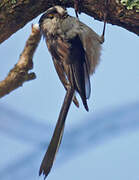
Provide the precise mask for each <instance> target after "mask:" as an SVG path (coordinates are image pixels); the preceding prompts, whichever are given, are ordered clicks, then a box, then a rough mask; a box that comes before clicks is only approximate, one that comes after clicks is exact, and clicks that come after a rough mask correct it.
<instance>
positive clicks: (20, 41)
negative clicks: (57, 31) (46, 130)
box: [0, 9, 139, 180]
mask: <svg viewBox="0 0 139 180" xmlns="http://www.w3.org/2000/svg"><path fill="white" fill-rule="evenodd" d="M68 11H69V13H70V14H71V15H72V16H75V14H74V11H73V10H71V9H70V10H68ZM79 18H80V20H81V21H82V22H84V23H85V24H87V25H88V26H90V27H91V28H92V29H93V30H95V31H96V32H97V33H98V34H101V33H102V29H103V23H102V22H98V21H96V20H94V19H93V18H91V17H89V16H87V15H85V14H81V15H80V16H79ZM38 20H39V18H36V19H34V20H33V21H32V22H30V23H28V24H27V25H26V26H25V27H24V28H23V29H21V30H19V31H18V32H17V33H15V34H14V35H12V36H11V37H10V38H9V39H8V40H6V41H5V42H4V43H2V44H1V46H0V54H1V59H2V61H3V62H2V61H1V64H0V67H1V71H0V80H3V79H4V77H6V75H7V74H8V72H9V70H10V69H11V68H12V67H13V66H14V65H15V64H16V63H17V61H18V58H19V55H20V53H21V52H22V50H23V47H24V45H25V42H26V40H27V38H28V36H29V34H30V32H31V24H32V23H34V24H35V23H37V22H38ZM138 47H139V40H138V37H137V35H135V34H133V33H131V32H129V31H127V30H125V29H123V28H120V27H117V26H114V25H113V26H112V25H109V24H108V25H107V27H106V34H105V42H104V44H103V48H102V53H101V61H100V64H99V65H98V67H97V69H96V72H95V74H94V75H93V76H92V77H91V91H92V92H91V97H90V99H89V101H88V106H89V113H88V112H86V111H85V110H84V107H83V105H82V103H81V100H80V98H79V101H80V108H79V109H77V108H76V107H75V106H74V104H72V106H71V108H70V111H69V114H68V118H67V122H66V130H67V129H68V128H72V127H78V126H79V125H80V124H81V123H82V122H81V121H83V120H85V119H86V117H88V116H89V115H94V116H97V114H100V113H102V112H104V111H111V110H113V109H116V108H119V107H121V106H125V105H128V104H132V103H138V102H139V84H138V82H139V70H138V67H139V56H138ZM33 61H34V68H33V70H32V71H33V72H35V73H36V75H37V78H36V79H35V80H33V81H30V82H27V83H25V84H24V85H23V86H22V87H20V88H18V89H17V90H15V91H13V92H12V93H10V94H9V95H7V96H5V97H3V98H2V99H1V102H0V104H1V105H4V106H5V107H6V106H7V107H11V108H12V109H13V110H16V111H17V112H19V113H21V114H25V115H27V116H30V117H31V118H34V121H35V122H40V123H45V122H46V123H49V124H51V125H52V126H54V125H55V123H56V120H57V118H58V114H59V111H60V107H61V105H62V103H63V99H64V96H65V90H64V88H63V86H62V85H61V83H60V81H59V79H58V76H57V74H56V72H55V69H54V67H53V63H52V60H51V55H50V54H49V52H48V50H47V47H46V44H45V41H44V40H43V39H42V40H41V42H40V44H39V47H38V48H37V51H36V52H35V55H34V59H33ZM127 118H128V117H127ZM92 128H93V127H92ZM138 135H139V133H138V131H135V132H132V133H131V132H130V133H128V132H127V133H124V134H122V135H119V136H117V137H116V138H113V139H111V140H110V141H109V142H106V143H105V142H103V143H102V145H101V146H98V147H97V148H94V149H92V148H90V149H88V150H86V151H85V152H84V153H83V154H82V153H80V154H79V155H78V156H76V157H74V158H72V159H71V160H69V161H68V163H66V164H65V165H62V166H60V167H59V168H57V169H56V170H55V171H53V172H52V174H51V175H49V179H50V180H51V179H55V177H57V178H58V179H65V177H66V179H73V178H74V179H77V178H79V179H84V178H88V179H90V178H92V176H93V177H94V179H97V180H99V179H102V178H103V179H104V180H108V179H114V178H115V179H118V180H123V179H127V180H128V179H133V180H138V179H139V176H138V164H137V163H138V162H139V161H138V160H139V157H138V150H139V146H138V138H137V137H138ZM0 139H1V141H2V139H3V136H1V137H0ZM7 143H8V141H7ZM7 143H6V140H5V141H4V142H3V147H4V146H5V147H6V148H8V145H7ZM10 146H14V142H13V143H12V142H11V143H10ZM18 146H19V147H21V144H19V145H18ZM23 147H24V146H23ZM21 149H22V148H21ZM4 151H5V150H4V149H3V151H2V153H4ZM19 151H20V148H19ZM2 153H1V154H2ZM116 154H117V155H116ZM90 157H92V158H93V161H92V162H91V161H90ZM2 161H3V162H4V159H2ZM119 161H120V163H119ZM75 169H76V170H75ZM92 169H93V170H92ZM129 169H130V171H128V170H129ZM69 171H70V173H69ZM57 172H58V173H57ZM63 172H64V175H63ZM71 172H72V173H71ZM66 174H68V177H67V176H66ZM73 174H74V176H73Z"/></svg>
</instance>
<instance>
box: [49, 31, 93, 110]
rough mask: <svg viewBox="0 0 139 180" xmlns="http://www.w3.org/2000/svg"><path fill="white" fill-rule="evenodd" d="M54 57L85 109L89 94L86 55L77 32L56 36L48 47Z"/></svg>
mask: <svg viewBox="0 0 139 180" xmlns="http://www.w3.org/2000/svg"><path fill="white" fill-rule="evenodd" d="M49 50H50V52H51V54H52V56H53V57H55V59H56V60H57V61H58V62H59V63H61V64H62V66H63V69H64V73H65V74H66V76H67V78H68V81H69V83H70V84H71V86H72V87H74V88H75V90H76V91H77V92H78V93H79V94H80V96H81V99H82V101H83V104H84V107H85V109H86V110H87V111H88V106H87V102H86V99H88V98H89V96H90V91H91V88H90V79H89V70H88V66H87V60H86V59H87V56H86V52H85V50H84V48H83V45H82V42H81V40H80V37H79V35H78V34H75V36H73V37H68V38H65V39H63V38H62V37H58V38H57V39H55V41H53V43H51V46H50V48H49Z"/></svg>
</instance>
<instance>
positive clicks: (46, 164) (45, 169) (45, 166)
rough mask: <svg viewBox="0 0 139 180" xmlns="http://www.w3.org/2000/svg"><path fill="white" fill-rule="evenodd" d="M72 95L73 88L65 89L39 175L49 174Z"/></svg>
mask: <svg viewBox="0 0 139 180" xmlns="http://www.w3.org/2000/svg"><path fill="white" fill-rule="evenodd" d="M73 95H74V89H72V88H69V89H68V90H67V93H66V96H65V99H64V103H63V105H62V108H61V111H60V115H59V118H58V121H57V124H56V127H55V130H54V133H53V136H52V139H51V142H50V144H49V146H48V149H47V151H46V154H45V156H44V158H43V161H42V163H41V166H40V171H39V175H41V174H42V173H43V175H45V178H46V177H47V175H48V174H49V172H50V170H51V168H52V165H53V162H54V159H55V156H56V153H57V151H58V149H59V146H60V143H61V140H62V136H63V132H64V126H65V120H66V116H67V113H68V110H69V107H70V104H71V102H72V98H73Z"/></svg>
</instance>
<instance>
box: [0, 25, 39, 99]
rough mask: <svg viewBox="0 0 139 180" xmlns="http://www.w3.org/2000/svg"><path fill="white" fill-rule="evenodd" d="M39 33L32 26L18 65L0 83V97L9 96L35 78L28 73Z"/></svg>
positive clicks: (37, 28)
mask: <svg viewBox="0 0 139 180" xmlns="http://www.w3.org/2000/svg"><path fill="white" fill-rule="evenodd" d="M40 38H41V33H40V29H39V26H38V25H37V24H36V25H32V32H31V34H30V36H29V38H28V40H27V42H26V45H25V47H24V50H23V52H22V54H21V55H20V57H19V60H18V63H17V64H16V65H15V66H14V68H13V69H12V70H11V71H10V72H9V74H8V76H7V77H6V78H5V79H4V80H3V81H1V82H0V97H3V96H4V95H6V94H9V93H10V92H11V91H13V90H15V89H17V88H18V87H20V86H22V85H23V83H24V82H26V81H29V80H33V79H35V78H36V75H35V73H34V72H31V73H29V70H31V69H32V68H33V61H32V58H33V55H34V52H35V50H36V48H37V46H38V44H39V41H40Z"/></svg>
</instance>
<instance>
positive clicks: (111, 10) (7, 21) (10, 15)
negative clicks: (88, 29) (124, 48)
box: [0, 0, 139, 43]
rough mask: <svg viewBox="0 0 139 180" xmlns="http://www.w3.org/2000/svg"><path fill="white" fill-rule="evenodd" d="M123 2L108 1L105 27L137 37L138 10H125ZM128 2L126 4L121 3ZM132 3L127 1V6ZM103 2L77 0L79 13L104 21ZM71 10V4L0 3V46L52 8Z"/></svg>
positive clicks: (49, 0)
mask: <svg viewBox="0 0 139 180" xmlns="http://www.w3.org/2000/svg"><path fill="white" fill-rule="evenodd" d="M122 1H123V0H109V6H108V8H107V11H108V20H107V21H108V23H110V24H113V25H118V26H121V27H123V28H125V29H127V30H129V31H131V32H133V33H136V34H137V35H139V28H138V27H139V13H138V12H139V7H138V5H137V6H135V5H134V6H130V8H128V6H127V5H126V4H124V3H122ZM125 1H127V2H128V1H129V0H125ZM131 1H132V0H130V2H131ZM104 2H105V0H80V6H79V9H80V11H81V12H84V13H86V14H88V15H90V16H92V17H94V18H95V19H97V20H100V21H102V20H103V17H104V10H105V7H104V4H105V3H104ZM56 4H57V5H63V6H66V7H73V0H39V1H38V0H18V1H17V0H10V1H9V0H1V2H0V43H2V42H3V41H4V40H6V39H8V38H9V37H10V36H11V35H12V34H13V33H15V32H16V31H18V30H19V29H21V28H22V27H23V26H24V25H25V24H26V23H28V22H29V21H31V20H32V19H33V18H35V17H37V16H38V15H39V14H41V13H42V12H44V11H45V10H47V9H48V8H49V7H51V6H53V5H56Z"/></svg>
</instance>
